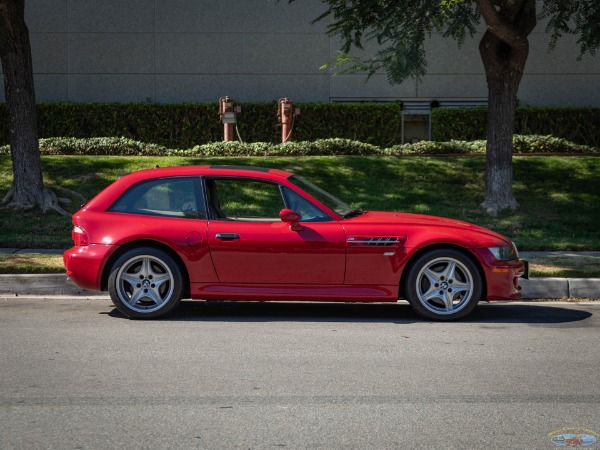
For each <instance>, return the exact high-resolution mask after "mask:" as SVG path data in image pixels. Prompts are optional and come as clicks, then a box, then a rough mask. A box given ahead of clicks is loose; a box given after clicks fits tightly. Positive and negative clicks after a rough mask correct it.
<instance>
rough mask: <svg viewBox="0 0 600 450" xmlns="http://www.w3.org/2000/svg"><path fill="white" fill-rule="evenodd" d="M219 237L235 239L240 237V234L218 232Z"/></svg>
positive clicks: (227, 239) (223, 239)
mask: <svg viewBox="0 0 600 450" xmlns="http://www.w3.org/2000/svg"><path fill="white" fill-rule="evenodd" d="M215 237H216V238H217V239H221V240H222V241H234V240H236V239H239V238H240V235H239V234H237V233H217V234H216V235H215Z"/></svg>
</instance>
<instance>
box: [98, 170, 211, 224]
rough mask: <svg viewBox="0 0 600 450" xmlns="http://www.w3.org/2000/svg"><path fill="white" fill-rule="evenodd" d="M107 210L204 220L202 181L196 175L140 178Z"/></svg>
mask: <svg viewBox="0 0 600 450" xmlns="http://www.w3.org/2000/svg"><path fill="white" fill-rule="evenodd" d="M109 211H111V212H120V213H128V214H141V215H145V216H161V217H181V218H191V219H206V210H205V207H204V195H203V191H202V183H201V182H200V179H199V178H196V177H172V178H160V179H156V180H147V181H142V182H141V183H138V184H136V185H135V186H132V187H131V188H129V189H128V190H127V191H126V192H125V193H124V194H123V195H121V197H119V199H118V200H117V201H116V202H115V203H114V204H113V205H112V206H111V207H110V208H109Z"/></svg>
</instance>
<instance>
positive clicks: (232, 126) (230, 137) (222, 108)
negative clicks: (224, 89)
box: [219, 96, 300, 143]
mask: <svg viewBox="0 0 600 450" xmlns="http://www.w3.org/2000/svg"><path fill="white" fill-rule="evenodd" d="M241 112H242V107H241V106H239V105H236V104H235V100H234V99H232V98H229V97H227V96H225V97H221V98H220V99H219V117H220V118H221V122H222V123H223V140H224V141H225V142H230V141H234V140H235V135H237V138H238V140H239V141H240V142H243V141H242V138H241V136H240V132H239V130H238V127H237V123H238V119H237V116H238V114H240V113H241ZM298 115H300V109H299V108H294V104H293V103H292V101H291V100H290V99H288V98H280V99H279V101H278V102H277V121H278V122H279V123H280V124H281V142H282V143H285V142H288V141H291V140H292V131H293V130H294V123H295V121H296V116H298ZM234 132H235V135H234Z"/></svg>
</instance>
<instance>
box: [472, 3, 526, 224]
mask: <svg viewBox="0 0 600 450" xmlns="http://www.w3.org/2000/svg"><path fill="white" fill-rule="evenodd" d="M477 3H478V6H479V8H480V10H481V13H482V16H483V18H484V20H485V22H486V25H487V26H488V30H487V31H486V32H485V34H484V35H483V38H482V39H481V42H480V43H479V53H480V54H481V59H482V61H483V66H484V68H485V74H486V79H487V84H488V121H487V146H486V167H485V199H484V202H483V203H482V204H481V206H482V207H483V208H485V209H486V210H487V212H488V213H489V214H490V215H493V216H495V215H497V214H498V212H499V211H502V210H504V209H515V208H516V207H517V206H518V203H517V201H516V199H515V197H514V195H513V191H512V183H513V169H512V154H513V142H512V138H513V132H514V121H515V108H516V103H517V91H518V90H519V83H520V82H521V78H522V76H523V71H524V70H525V63H526V62H527V56H528V54H529V42H528V40H527V36H528V35H529V34H530V33H531V31H532V30H533V28H534V27H535V24H536V18H535V14H536V13H535V0H520V1H519V0H515V1H513V2H509V3H507V5H509V6H507V7H505V8H501V9H500V10H497V9H496V7H495V6H494V5H493V3H492V2H491V1H489V0H488V1H485V0H478V2H477Z"/></svg>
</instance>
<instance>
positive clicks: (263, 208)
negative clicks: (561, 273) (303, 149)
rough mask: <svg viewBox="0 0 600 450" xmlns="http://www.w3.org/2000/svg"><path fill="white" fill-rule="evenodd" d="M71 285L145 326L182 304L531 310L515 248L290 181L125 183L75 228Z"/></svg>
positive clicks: (159, 175)
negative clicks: (100, 294) (520, 305)
mask: <svg viewBox="0 0 600 450" xmlns="http://www.w3.org/2000/svg"><path fill="white" fill-rule="evenodd" d="M73 225H74V226H73V231H72V237H73V241H74V247H72V248H71V249H70V250H68V251H66V252H65V254H64V263H65V268H66V272H67V276H68V278H69V279H70V280H72V282H74V283H75V284H76V285H78V286H79V287H81V288H84V289H90V290H102V291H106V290H107V291H108V292H109V293H110V296H111V298H112V301H113V302H114V304H115V306H116V307H117V308H118V310H119V311H121V312H122V313H123V314H124V315H126V316H128V317H130V318H135V319H150V318H157V317H161V316H164V315H165V314H167V313H169V312H170V311H172V310H173V309H174V308H175V307H177V305H178V304H179V302H180V301H181V299H182V298H193V299H205V300H217V299H218V300H250V301H253V300H254V301H256V300H259V301H266V300H285V301H292V300H293V301H326V302H397V301H398V300H399V299H406V300H408V302H409V303H410V305H411V306H412V308H413V309H414V311H415V312H416V313H417V314H418V315H420V316H421V317H424V318H427V319H434V320H451V319H457V318H461V317H464V316H466V315H467V314H469V313H470V312H471V311H472V310H473V309H474V308H475V306H476V305H477V303H478V302H479V301H480V300H506V299H513V300H516V299H519V298H521V292H520V291H521V288H520V287H519V277H527V263H526V261H523V260H521V259H519V256H518V253H517V249H516V248H515V245H514V244H513V243H512V242H511V241H510V240H509V239H507V238H506V237H504V236H502V235H500V234H497V233H495V232H493V231H491V230H488V229H485V228H482V227H479V226H477V225H473V224H469V223H465V222H460V221H456V220H450V219H445V218H441V217H434V216H426V215H418V214H406V213H396V212H380V211H363V210H360V209H353V208H352V207H350V206H349V205H347V204H346V203H344V202H343V201H341V200H339V199H338V198H336V197H335V196H333V195H331V194H329V193H328V192H326V191H325V190H323V189H321V188H319V187H317V186H316V185H314V184H312V183H311V182H309V181H307V180H305V179H303V178H301V177H299V176H297V175H295V174H293V173H290V172H286V171H282V170H276V169H263V168H256V167H237V166H214V165H213V166H185V167H170V168H155V169H148V170H141V171H137V172H134V173H130V174H127V175H125V176H122V177H121V178H119V179H118V180H117V181H115V182H114V183H112V184H111V185H110V186H108V187H107V188H106V189H104V190H103V191H102V192H100V193H99V194H98V195H97V196H96V197H94V198H93V199H92V200H91V201H89V202H88V203H87V204H86V205H85V206H83V208H82V209H81V210H79V211H78V212H76V213H75V214H74V215H73Z"/></svg>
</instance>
